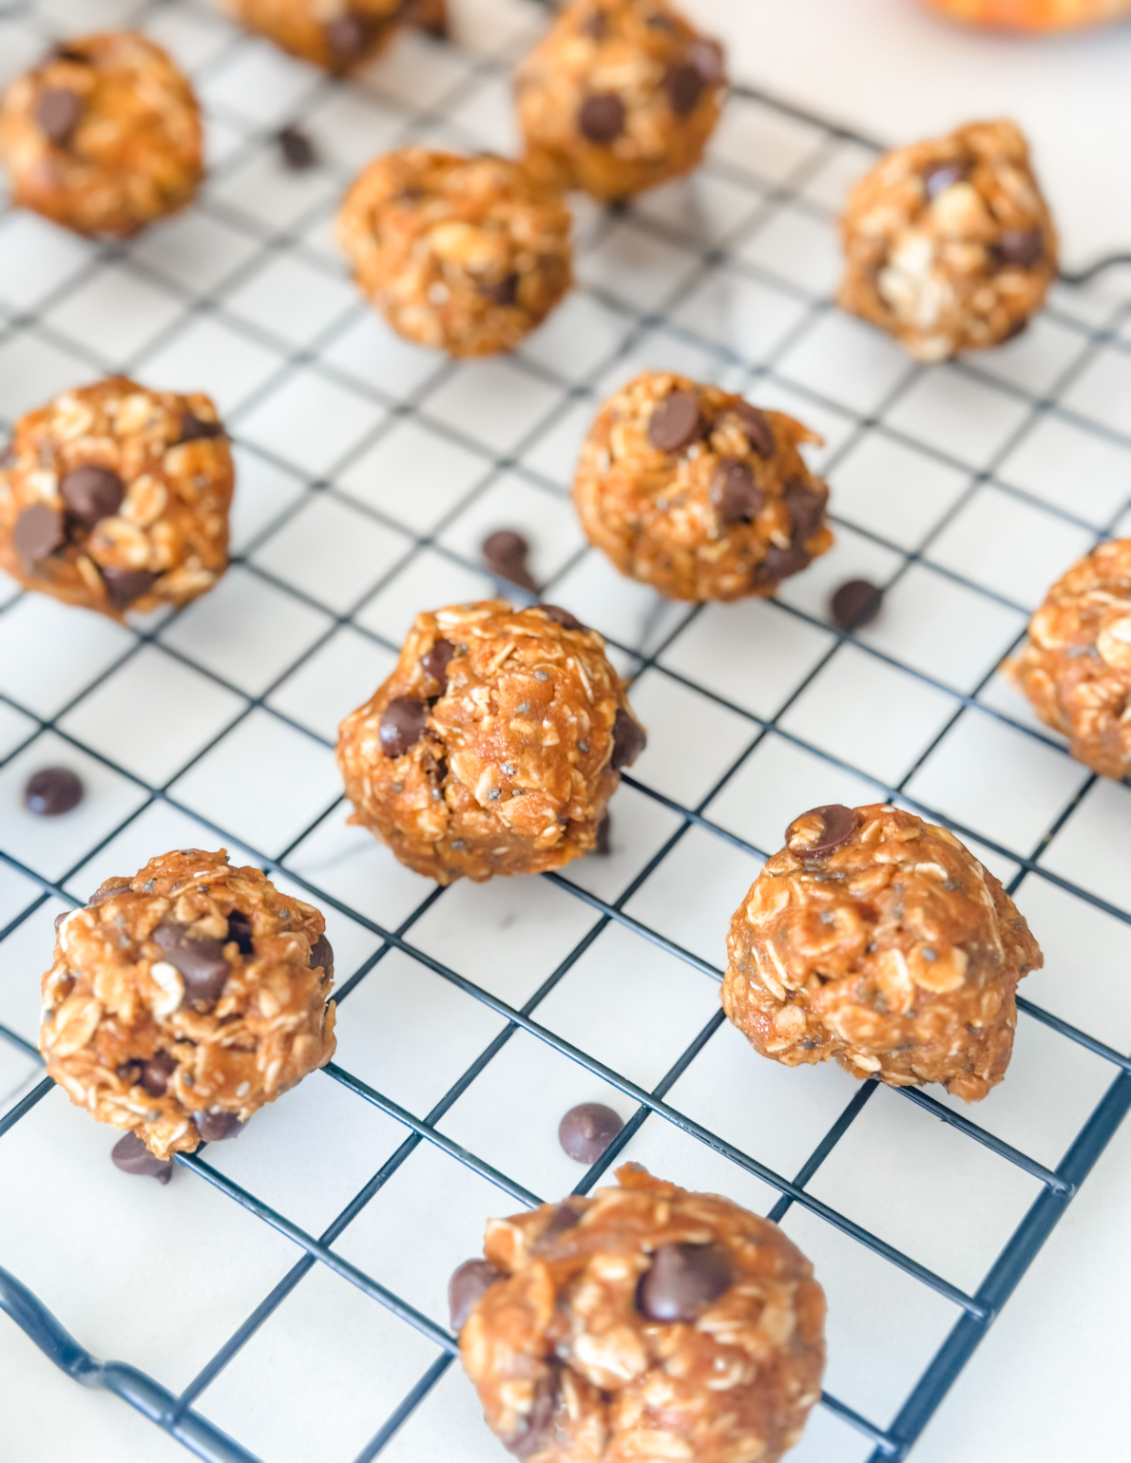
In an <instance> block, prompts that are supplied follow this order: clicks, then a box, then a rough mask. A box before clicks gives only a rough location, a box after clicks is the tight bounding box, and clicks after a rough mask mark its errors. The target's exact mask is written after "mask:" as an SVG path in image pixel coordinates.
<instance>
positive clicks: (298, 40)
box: [230, 0, 447, 72]
mask: <svg viewBox="0 0 1131 1463" xmlns="http://www.w3.org/2000/svg"><path fill="white" fill-rule="evenodd" d="M230 4H231V8H232V9H233V10H234V12H235V14H236V17H237V19H238V20H240V21H242V23H243V24H244V25H246V26H247V28H248V30H253V31H258V33H259V34H260V35H264V36H266V37H267V38H268V39H269V40H272V41H274V42H275V44H276V45H277V46H281V47H282V49H283V50H284V51H289V52H290V53H291V55H292V56H300V57H301V58H302V59H303V60H304V61H310V62H312V63H313V64H314V65H315V66H323V67H325V69H326V70H327V71H334V72H344V71H352V70H353V69H354V68H355V67H357V66H360V65H362V64H363V63H364V62H366V61H371V60H372V59H373V57H374V56H376V55H378V54H379V53H380V52H381V51H383V50H384V48H385V47H386V45H388V43H389V41H391V40H392V38H393V35H394V34H395V32H396V30H397V28H398V26H400V25H401V24H402V22H404V23H407V24H409V25H418V26H420V27H421V28H422V29H424V30H428V31H431V32H432V33H433V34H434V35H442V34H443V33H444V31H445V29H446V26H447V0H230Z"/></svg>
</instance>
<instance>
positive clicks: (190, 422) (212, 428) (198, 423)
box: [179, 411, 224, 442]
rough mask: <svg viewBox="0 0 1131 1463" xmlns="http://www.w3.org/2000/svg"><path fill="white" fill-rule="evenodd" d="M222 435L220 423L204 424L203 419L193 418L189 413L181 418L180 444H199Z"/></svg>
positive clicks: (221, 424)
mask: <svg viewBox="0 0 1131 1463" xmlns="http://www.w3.org/2000/svg"><path fill="white" fill-rule="evenodd" d="M223 435H224V426H223V423H222V422H206V421H205V420H204V418H203V417H198V416H194V415H193V414H192V412H191V411H186V412H185V413H184V415H183V416H182V417H181V435H180V439H179V441H180V442H200V441H206V440H207V439H208V438H211V437H222V436H223Z"/></svg>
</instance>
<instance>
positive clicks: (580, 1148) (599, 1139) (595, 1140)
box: [558, 1102, 624, 1168]
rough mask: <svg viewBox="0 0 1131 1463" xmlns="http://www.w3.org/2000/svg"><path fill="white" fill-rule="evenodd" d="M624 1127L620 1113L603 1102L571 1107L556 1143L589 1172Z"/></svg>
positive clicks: (584, 1103) (561, 1125)
mask: <svg viewBox="0 0 1131 1463" xmlns="http://www.w3.org/2000/svg"><path fill="white" fill-rule="evenodd" d="M623 1127H624V1123H623V1121H622V1119H621V1117H620V1114H619V1113H615V1112H614V1111H613V1110H612V1108H611V1107H606V1106H605V1105H604V1103H602V1102H583V1103H580V1104H579V1105H578V1106H577V1107H571V1108H570V1110H569V1112H567V1113H566V1115H565V1117H564V1118H562V1120H561V1122H560V1123H559V1125H558V1142H559V1143H560V1144H561V1145H562V1148H563V1149H564V1150H565V1152H566V1153H567V1154H568V1155H569V1157H570V1158H574V1159H576V1160H577V1162H578V1163H584V1164H585V1166H586V1167H587V1168H588V1167H589V1165H590V1164H592V1163H596V1162H597V1160H598V1158H600V1156H601V1154H602V1153H604V1151H605V1149H606V1148H607V1147H608V1146H609V1144H610V1143H611V1142H612V1141H613V1139H614V1138H615V1137H616V1135H617V1134H618V1133H619V1132H620V1130H621V1129H622V1128H623Z"/></svg>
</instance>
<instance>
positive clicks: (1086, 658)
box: [1002, 538, 1131, 780]
mask: <svg viewBox="0 0 1131 1463" xmlns="http://www.w3.org/2000/svg"><path fill="white" fill-rule="evenodd" d="M1002 670H1003V671H1004V672H1005V675H1006V676H1007V677H1008V679H1009V680H1010V681H1012V683H1013V685H1014V686H1015V687H1016V689H1017V690H1018V691H1021V692H1022V693H1023V694H1024V695H1026V696H1028V698H1029V700H1030V701H1031V702H1032V703H1033V707H1034V710H1035V711H1036V713H1037V715H1038V716H1039V717H1040V718H1041V720H1042V721H1043V722H1044V723H1045V724H1046V725H1047V726H1051V727H1052V729H1053V730H1054V731H1058V732H1060V733H1062V735H1064V736H1066V737H1067V738H1068V742H1069V750H1070V751H1071V753H1072V755H1073V756H1074V757H1075V758H1076V759H1077V760H1078V761H1080V762H1083V763H1084V764H1085V766H1087V767H1090V768H1091V769H1092V771H1093V772H1098V773H1099V774H1100V776H1101V777H1114V778H1116V779H1117V780H1118V779H1120V778H1124V777H1126V776H1127V775H1128V774H1129V773H1131V539H1127V538H1125V539H1117V540H1115V541H1114V542H1112V543H1105V544H1101V545H1100V546H1099V548H1098V549H1095V550H1094V551H1093V552H1092V553H1090V554H1088V555H1087V556H1086V557H1085V558H1083V559H1081V560H1080V561H1079V563H1077V564H1074V565H1073V566H1072V568H1071V569H1069V571H1068V573H1067V574H1065V575H1064V576H1063V577H1062V578H1060V579H1058V580H1057V582H1056V583H1055V584H1054V585H1053V587H1052V588H1051V589H1050V590H1049V592H1048V594H1047V595H1046V596H1045V602H1044V604H1043V605H1042V606H1041V607H1040V609H1039V610H1038V611H1037V613H1036V614H1035V615H1034V616H1033V618H1032V619H1031V620H1030V621H1029V637H1028V639H1027V640H1026V641H1025V642H1024V643H1023V644H1022V646H1021V649H1020V650H1019V651H1018V652H1017V654H1016V655H1015V656H1013V657H1012V658H1011V659H1010V660H1007V661H1006V662H1005V664H1004V665H1003V666H1002Z"/></svg>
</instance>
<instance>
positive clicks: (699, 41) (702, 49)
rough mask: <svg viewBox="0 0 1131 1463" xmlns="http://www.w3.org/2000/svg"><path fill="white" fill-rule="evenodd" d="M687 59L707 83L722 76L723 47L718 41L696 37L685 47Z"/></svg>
mask: <svg viewBox="0 0 1131 1463" xmlns="http://www.w3.org/2000/svg"><path fill="white" fill-rule="evenodd" d="M687 59H688V60H689V61H690V62H691V64H692V66H694V67H695V69H696V71H698V73H699V75H700V76H701V77H702V78H703V80H704V81H705V82H707V84H708V85H711V84H712V83H713V82H716V81H721V80H722V78H723V48H722V46H720V45H719V43H718V41H709V40H707V39H706V38H705V37H703V36H699V37H697V38H696V39H695V40H693V41H692V42H691V45H690V46H688V48H687Z"/></svg>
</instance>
